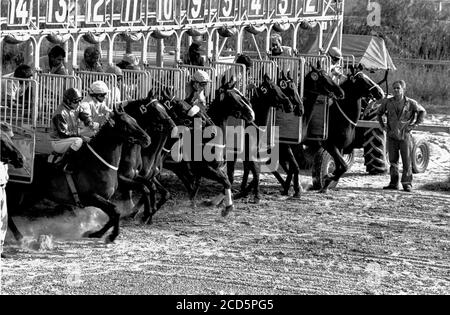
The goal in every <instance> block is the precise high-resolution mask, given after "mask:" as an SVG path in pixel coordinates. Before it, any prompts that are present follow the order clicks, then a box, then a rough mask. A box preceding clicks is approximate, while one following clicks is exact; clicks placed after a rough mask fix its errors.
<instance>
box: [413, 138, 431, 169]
mask: <svg viewBox="0 0 450 315" xmlns="http://www.w3.org/2000/svg"><path fill="white" fill-rule="evenodd" d="M430 155H431V149H430V145H429V144H428V142H426V141H425V139H422V138H419V139H416V138H413V147H412V154H411V164H412V171H413V173H414V174H421V173H425V171H426V170H427V168H428V164H429V163H430Z"/></svg>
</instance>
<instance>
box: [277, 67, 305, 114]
mask: <svg viewBox="0 0 450 315" xmlns="http://www.w3.org/2000/svg"><path fill="white" fill-rule="evenodd" d="M278 86H279V87H280V89H281V91H282V92H283V93H284V95H286V97H287V98H288V99H289V101H290V103H291V104H292V105H293V106H294V113H295V115H297V116H302V115H303V112H304V108H303V101H302V98H301V97H300V94H299V93H298V89H297V86H296V84H295V82H294V79H293V78H292V75H291V72H290V71H289V72H288V73H287V75H286V73H285V72H284V71H282V72H281V78H278ZM291 111H292V110H291ZM291 111H286V112H287V113H290V112H291Z"/></svg>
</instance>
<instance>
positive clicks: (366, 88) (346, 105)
mask: <svg viewBox="0 0 450 315" xmlns="http://www.w3.org/2000/svg"><path fill="white" fill-rule="evenodd" d="M341 88H342V89H343V90H344V93H345V98H344V99H343V100H337V99H333V104H332V105H331V107H330V117H331V119H330V121H329V135H328V139H327V140H326V141H324V143H323V144H322V146H323V148H324V149H325V150H326V151H327V152H328V153H329V154H330V155H331V156H332V157H333V159H334V162H335V164H336V170H335V171H334V174H328V175H326V176H325V178H324V185H323V187H322V189H321V190H320V192H322V193H326V192H327V190H328V189H329V188H334V187H336V185H337V184H338V182H339V179H340V178H341V177H342V175H344V174H345V173H346V172H347V170H348V165H347V163H346V162H345V159H344V157H343V152H344V151H345V150H346V149H347V148H348V147H350V146H351V145H352V143H353V141H354V139H355V129H356V126H357V123H358V119H359V117H360V114H361V99H362V98H363V97H368V98H369V97H370V98H375V99H376V100H380V99H382V98H384V91H383V90H382V89H381V87H380V86H379V85H378V84H376V83H375V82H374V81H373V80H372V79H370V78H369V77H368V76H367V75H366V74H364V73H363V72H362V71H361V70H359V71H356V69H355V68H354V67H350V72H349V74H348V78H347V80H346V81H345V82H344V83H342V85H341ZM332 183H333V186H331V184H332Z"/></svg>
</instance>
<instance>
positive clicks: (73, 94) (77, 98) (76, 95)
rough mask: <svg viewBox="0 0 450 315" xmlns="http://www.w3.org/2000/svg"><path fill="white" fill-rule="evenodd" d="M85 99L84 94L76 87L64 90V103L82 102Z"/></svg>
mask: <svg viewBox="0 0 450 315" xmlns="http://www.w3.org/2000/svg"><path fill="white" fill-rule="evenodd" d="M82 99H83V96H82V95H81V92H80V91H79V90H78V89H75V88H68V89H67V90H65V91H64V94H63V101H64V103H69V102H71V103H78V102H81V100H82Z"/></svg>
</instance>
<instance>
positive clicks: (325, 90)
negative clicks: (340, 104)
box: [305, 62, 345, 99]
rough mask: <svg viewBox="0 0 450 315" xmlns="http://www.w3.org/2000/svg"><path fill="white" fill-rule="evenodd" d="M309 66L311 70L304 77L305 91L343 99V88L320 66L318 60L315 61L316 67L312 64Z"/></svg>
mask: <svg viewBox="0 0 450 315" xmlns="http://www.w3.org/2000/svg"><path fill="white" fill-rule="evenodd" d="M310 67H311V71H310V72H309V73H308V74H307V75H306V77H305V93H313V94H317V95H326V96H329V97H331V98H337V99H344V97H345V93H344V90H343V89H342V88H341V87H340V86H339V84H337V83H336V82H334V81H333V79H332V78H331V76H330V75H328V74H327V72H326V71H325V70H323V69H322V68H321V64H320V62H318V63H317V67H314V66H313V65H312V64H310Z"/></svg>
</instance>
